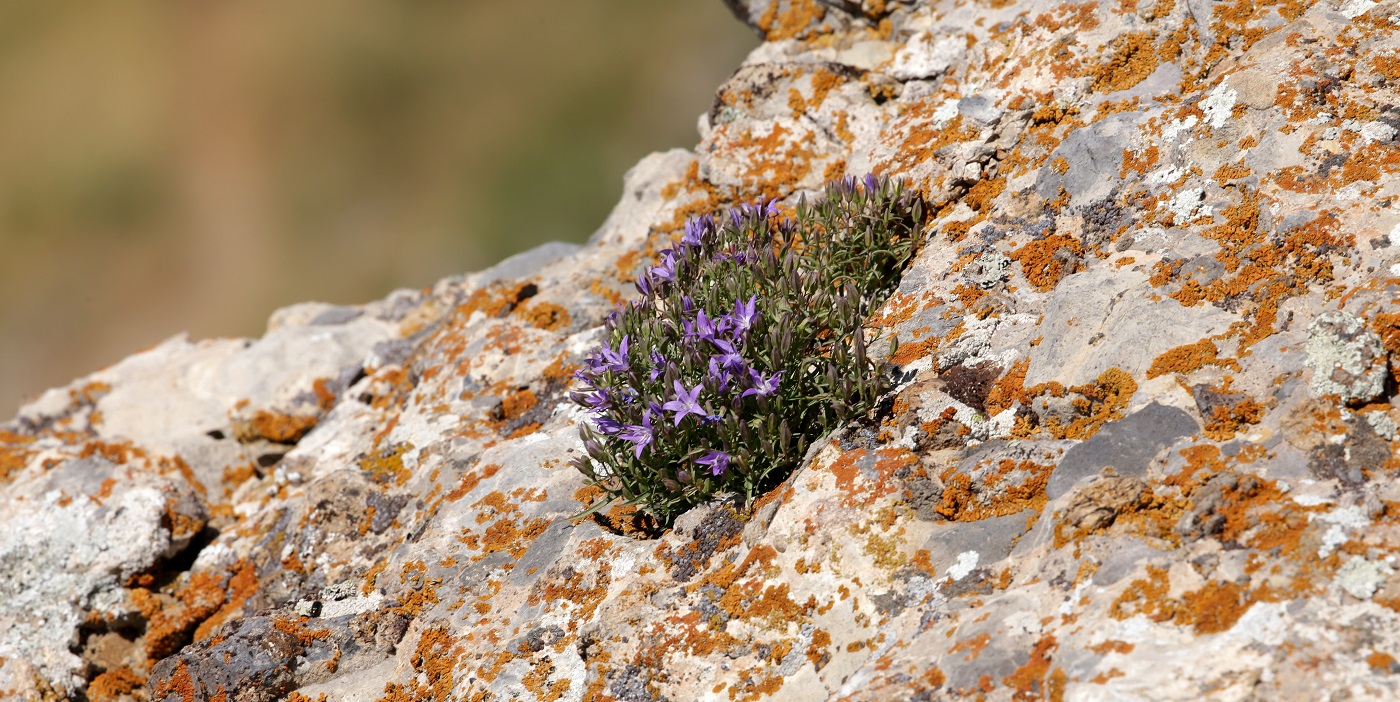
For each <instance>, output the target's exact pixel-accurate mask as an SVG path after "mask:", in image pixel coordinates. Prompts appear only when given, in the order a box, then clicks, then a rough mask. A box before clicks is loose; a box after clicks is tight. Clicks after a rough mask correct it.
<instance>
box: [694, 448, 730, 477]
mask: <svg viewBox="0 0 1400 702" xmlns="http://www.w3.org/2000/svg"><path fill="white" fill-rule="evenodd" d="M695 462H696V463H699V464H700V465H702V466H709V467H710V473H711V474H712V475H720V474H722V473H724V471H726V470H729V454H727V453H725V452H723V451H711V452H709V453H707V454H705V455H703V456H701V457H700V458H699V459H697V460H696V461H695Z"/></svg>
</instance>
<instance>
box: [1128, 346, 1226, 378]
mask: <svg viewBox="0 0 1400 702" xmlns="http://www.w3.org/2000/svg"><path fill="white" fill-rule="evenodd" d="M1218 353H1219V352H1218V351H1217V350H1216V348H1215V343H1214V342H1213V341H1211V340H1210V339H1201V340H1200V341H1197V342H1196V343H1194V344H1185V345H1182V346H1177V347H1174V348H1171V349H1168V350H1166V351H1163V352H1162V353H1160V354H1158V355H1157V357H1156V358H1154V359H1152V365H1151V366H1150V367H1148V369H1147V377H1148V379H1149V380H1150V379H1152V378H1156V377H1157V376H1159V375H1165V374H1167V373H1191V372H1192V371H1196V370H1200V369H1201V368H1204V367H1205V366H1220V367H1222V368H1231V369H1234V370H1239V368H1240V366H1239V363H1237V362H1236V361H1235V359H1233V358H1220V357H1219V356H1218V355H1217V354H1218Z"/></svg>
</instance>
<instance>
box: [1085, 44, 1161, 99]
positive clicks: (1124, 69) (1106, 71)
mask: <svg viewBox="0 0 1400 702" xmlns="http://www.w3.org/2000/svg"><path fill="white" fill-rule="evenodd" d="M1110 47H1111V49H1112V51H1113V54H1112V55H1111V56H1109V58H1108V60H1107V61H1105V62H1103V63H1102V64H1099V65H1098V66H1095V67H1094V68H1093V69H1092V70H1090V71H1089V72H1088V75H1090V76H1093V78H1094V82H1093V83H1091V84H1090V86H1089V89H1090V90H1093V91H1094V92H1103V93H1112V92H1116V91H1119V90H1127V89H1128V88H1131V87H1133V86H1134V85H1137V84H1138V83H1141V82H1142V81H1144V80H1146V79H1147V76H1149V75H1151V74H1152V72H1153V71H1155V70H1157V65H1158V63H1159V60H1158V58H1157V50H1156V48H1155V47H1154V46H1153V44H1152V35H1151V34H1148V33H1147V32H1133V33H1130V34H1124V35H1122V36H1120V37H1118V38H1117V39H1114V40H1113V43H1112V44H1111V45H1110Z"/></svg>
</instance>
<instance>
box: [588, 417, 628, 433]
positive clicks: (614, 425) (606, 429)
mask: <svg viewBox="0 0 1400 702" xmlns="http://www.w3.org/2000/svg"><path fill="white" fill-rule="evenodd" d="M593 424H595V425H597V427H598V432H599V433H601V434H606V435H608V436H612V435H613V434H616V433H618V432H620V431H622V423H621V422H619V421H617V420H616V419H613V418H612V417H608V416H605V415H599V416H597V417H594V418H593Z"/></svg>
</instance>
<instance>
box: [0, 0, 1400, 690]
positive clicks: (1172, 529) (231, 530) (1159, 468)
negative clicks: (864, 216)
mask: <svg viewBox="0 0 1400 702" xmlns="http://www.w3.org/2000/svg"><path fill="white" fill-rule="evenodd" d="M729 5H730V6H731V7H732V8H734V9H735V11H736V14H738V15H739V16H740V17H741V18H742V19H744V20H745V21H747V22H749V23H750V24H751V25H752V26H754V27H755V28H756V30H758V31H759V32H761V33H762V34H763V35H764V36H765V38H766V39H767V41H766V42H765V43H764V44H763V45H762V46H761V47H760V48H758V49H757V50H755V51H754V53H753V54H752V55H751V56H750V57H749V59H748V60H747V61H746V62H745V64H744V65H743V66H741V67H739V69H738V70H737V71H736V72H735V74H734V75H733V76H732V77H731V78H730V79H729V81H727V82H726V83H725V84H724V85H722V86H720V88H719V90H718V92H717V95H716V100H715V104H714V107H713V108H712V109H711V110H710V111H709V112H708V113H707V114H706V115H704V116H703V117H702V118H701V123H700V130H701V137H702V138H701V142H700V144H699V146H698V147H697V148H696V150H695V151H694V152H693V153H692V152H687V151H672V152H669V153H665V154H657V155H653V156H650V157H648V158H647V159H644V160H643V161H642V162H641V163H639V164H638V165H637V166H636V167H635V168H633V169H632V171H631V172H629V173H628V175H627V178H626V182H625V185H624V192H623V195H622V199H621V201H620V202H619V204H618V206H617V208H616V209H615V210H614V212H613V213H612V215H611V216H610V217H609V219H608V220H607V222H605V223H604V225H603V226H602V228H601V229H599V230H598V232H597V233H596V234H594V235H593V237H592V238H591V239H590V240H589V241H588V243H587V244H586V245H584V246H582V247H572V246H563V245H559V246H552V247H548V248H544V249H537V250H535V251H532V252H529V253H526V254H522V255H521V256H517V257H515V258H512V259H510V260H507V261H505V262H503V263H502V264H501V265H499V266H497V267H496V268H493V269H491V270H488V271H485V272H482V273H478V274H474V275H468V276H463V277H459V278H452V279H448V280H444V281H441V282H440V283H438V284H437V285H435V286H433V287H432V288H430V289H426V290H422V291H413V292H399V293H395V294H393V295H391V296H389V297H388V298H387V299H385V300H384V301H381V302H376V303H372V304H369V305H365V306H362V307H354V308H335V307H328V306H321V305H303V306H298V307H294V308H290V309H287V310H283V311H281V312H278V313H277V314H276V315H274V317H273V320H272V323H271V324H270V327H269V331H268V333H267V335H266V336H264V337H263V338H262V339H260V340H257V341H243V340H214V341H202V342H192V341H189V340H186V339H182V338H177V339H173V340H170V341H167V342H165V343H163V344H160V345H158V346H156V347H154V348H152V349H150V350H148V351H145V352H143V353H140V354H137V355H135V356H133V357H131V358H128V359H126V360H125V361H123V362H121V363H119V364H117V365H115V366H113V367H111V368H108V369H106V370H103V371H100V372H98V373H95V374H93V375H91V376H89V377H87V378H84V379H81V380H79V381H77V382H75V383H74V384H72V385H71V386H69V387H67V388H63V389H59V390H55V391H52V392H50V393H48V394H46V395H45V396H43V397H42V398H41V399H40V400H39V401H37V402H35V403H33V404H31V405H29V406H27V407H25V408H23V409H22V410H21V412H20V415H19V416H18V417H17V418H16V419H15V420H13V421H12V422H10V423H8V424H6V425H5V426H4V428H3V431H0V480H3V481H4V483H3V490H4V493H3V495H4V500H3V502H0V593H2V594H3V595H4V596H3V597H0V659H3V660H0V689H4V690H7V691H8V693H9V694H10V695H12V696H14V697H16V698H19V699H43V698H63V697H80V696H83V695H86V696H87V697H89V698H92V699H115V698H122V697H124V696H125V697H138V698H146V699H156V700H172V701H173V700H213V699H229V700H271V699H279V698H288V699H319V698H320V697H321V696H322V695H324V696H325V699H333V700H340V699H345V700H378V699H384V700H408V699H437V700H447V699H469V700H594V701H601V700H622V701H625V702H639V701H643V700H647V701H655V700H680V699H705V700H760V699H773V700H812V699H832V700H838V699H839V700H890V699H909V700H934V699H963V698H978V699H1017V700H1021V699H1154V700H1155V699H1182V700H1195V699H1202V698H1211V699H1300V698H1301V699H1314V698H1318V697H1326V696H1343V695H1350V696H1354V697H1358V698H1373V699H1379V698H1389V697H1394V696H1396V695H1397V694H1400V677H1397V675H1396V673H1397V672H1400V664H1398V663H1397V656H1400V572H1397V568H1396V565H1395V552H1396V547H1397V545H1400V507H1397V505H1400V480H1397V470H1398V469H1400V460H1397V457H1396V447H1397V446H1400V443H1397V442H1400V429H1397V422H1400V409H1397V405H1400V401H1397V400H1396V378H1397V373H1398V372H1400V357H1397V354H1400V299H1398V298H1397V289H1400V208H1396V207H1395V204H1396V202H1397V198H1400V178H1397V172H1400V142H1397V140H1396V136H1397V130H1400V108H1397V107H1396V106H1397V105H1400V96H1398V95H1397V87H1396V86H1397V81H1400V32H1397V27H1400V5H1397V4H1396V3H1395V2H1393V1H1390V2H1384V3H1376V2H1371V1H1370V0H1349V1H1347V2H1342V3H1334V2H1319V3H1314V4H1308V3H1302V2H1299V3H1267V2H1244V1H1243V0H1240V1H1239V2H1233V1H1231V0H1223V1H1222V2H1218V3H1215V4H1209V3H1207V4H1202V3H1197V2H1184V3H1177V2H1173V1H1172V0H1139V1H1138V2H1133V1H1132V0H1126V1H1121V2H1120V1H1118V0H1113V1H1111V2H1110V1H1106V2H1102V3H1096V2H1087V3H1082V4H1075V3H1064V4H1052V3H1030V2H1023V3H1015V2H989V3H981V4H956V3H951V2H941V3H925V2H899V1H897V0H888V1H880V0H866V1H865V2H860V3H856V2H816V0H742V1H738V0H735V1H733V2H729ZM868 171H878V172H883V173H886V174H890V175H892V176H897V177H900V178H903V179H905V180H906V181H907V182H908V183H910V184H911V186H912V187H916V188H919V189H921V190H922V191H923V194H924V196H925V198H926V199H927V201H928V202H930V203H932V204H933V206H934V208H933V209H934V212H933V214H932V216H931V217H930V219H929V220H928V222H927V224H926V229H925V241H924V244H923V246H922V249H921V252H920V254H919V255H918V257H917V259H916V260H915V262H914V263H913V264H912V265H911V267H910V268H909V270H908V271H906V273H905V275H904V278H903V282H902V284H901V286H900V288H899V291H898V292H897V293H895V294H894V296H893V297H892V298H891V299H890V300H889V301H888V302H887V303H886V304H885V305H884V307H883V308H882V310H881V311H880V313H879V314H878V315H877V316H876V317H875V318H874V319H872V321H871V326H872V327H878V328H880V329H881V330H883V331H884V332H885V333H887V334H890V333H898V334H899V336H900V339H901V340H902V343H901V345H900V347H899V350H898V353H897V354H896V355H895V356H894V357H893V358H889V359H888V360H889V362H890V364H891V367H892V369H893V372H895V373H897V374H898V376H899V379H900V383H899V386H898V390H897V391H896V392H894V393H893V394H892V395H891V397H890V398H889V400H888V402H886V403H885V404H884V405H882V408H881V410H880V411H878V412H876V413H875V414H874V415H872V416H870V417H868V418H866V419H865V420H864V421H862V422H857V423H855V424H852V425H851V426H848V427H846V428H844V429H842V430H840V431H838V432H836V433H835V434H834V435H832V436H829V437H826V438H825V439H824V440H823V441H821V442H819V444H818V445H817V446H816V447H814V449H813V450H812V452H811V453H810V454H809V457H808V459H807V460H806V461H805V462H804V463H803V465H802V466H801V467H800V468H799V469H798V471H797V472H796V473H795V474H794V475H792V476H791V477H790V478H789V479H788V480H786V481H785V482H784V483H783V484H782V485H781V486H779V487H778V488H777V489H775V490H774V491H772V492H771V493H770V494H768V495H766V496H765V497H763V498H762V499H760V500H759V501H758V502H757V503H756V504H755V505H752V506H747V507H745V506H740V508H739V509H735V506H734V505H733V504H730V503H725V502H719V503H716V504H713V505H707V506H703V507H700V508H697V509H695V510H692V511H691V512H689V513H687V514H685V515H684V516H682V517H681V518H680V519H679V520H678V521H677V523H676V524H675V526H674V528H672V529H669V530H665V531H664V532H663V533H660V534H658V533H655V531H654V530H651V529H649V528H648V525H647V524H646V523H645V522H644V520H641V519H639V518H638V517H637V516H636V515H635V514H630V513H628V512H627V511H626V510H625V509H614V510H612V511H611V512H609V513H608V514H605V515H599V516H598V517H596V518H590V519H585V520H579V521H570V520H569V519H568V517H569V516H570V515H573V514H575V513H577V512H578V511H579V510H581V509H582V508H583V507H584V506H586V505H587V504H590V503H591V502H592V500H593V498H594V495H595V491H594V490H593V489H591V488H589V487H588V486H587V485H586V484H585V481H584V480H583V478H582V476H581V475H580V474H578V473H577V472H575V471H574V470H573V469H572V468H570V467H569V462H570V461H571V460H572V459H573V458H575V457H576V456H577V455H578V452H579V451H580V450H581V448H580V445H579V442H578V439H577V431H576V422H577V421H578V418H579V414H578V412H577V411H576V410H575V409H574V408H573V407H572V406H571V405H570V404H569V403H568V402H567V400H566V390H567V387H568V385H569V383H570V372H571V370H572V368H573V366H575V364H578V363H580V362H581V359H582V357H583V356H584V354H586V353H587V352H588V351H589V350H590V348H591V346H592V345H593V344H595V343H596V341H597V330H598V326H599V324H600V322H601V320H602V319H603V318H604V316H605V315H606V314H607V313H608V312H609V311H610V310H611V309H612V308H613V306H614V305H615V304H616V303H617V302H618V301H620V300H622V299H625V298H626V297H627V296H628V295H629V294H630V291H631V283H632V281H633V279H634V276H635V274H636V272H637V271H638V270H639V268H640V267H641V266H643V265H646V264H647V263H648V262H649V261H650V257H652V256H653V255H655V253H656V251H658V250H659V249H661V248H663V247H664V246H665V245H666V242H668V241H669V240H670V239H671V238H673V237H675V236H678V235H679V231H680V229H681V227H682V225H683V223H684V221H685V219H686V218H687V217H688V216H691V215H695V214H699V213H705V212H712V211H715V210H717V209H719V208H722V207H724V206H727V205H730V204H733V203H738V202H751V201H754V200H756V199H759V198H760V197H762V198H768V197H779V198H781V200H780V203H779V206H780V207H786V208H791V207H792V206H793V205H794V204H795V203H796V201H797V198H798V197H800V196H801V195H803V194H804V193H810V192H811V191H812V190H813V189H815V188H817V187H819V186H820V185H821V184H822V183H823V182H824V181H826V180H827V179H830V178H833V177H836V176H842V175H846V174H861V173H865V172H868Z"/></svg>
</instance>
